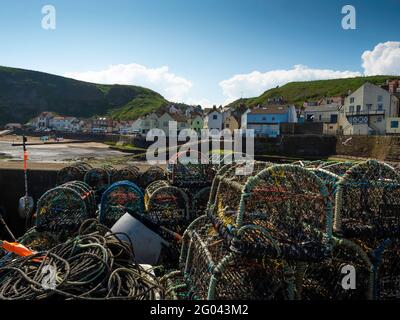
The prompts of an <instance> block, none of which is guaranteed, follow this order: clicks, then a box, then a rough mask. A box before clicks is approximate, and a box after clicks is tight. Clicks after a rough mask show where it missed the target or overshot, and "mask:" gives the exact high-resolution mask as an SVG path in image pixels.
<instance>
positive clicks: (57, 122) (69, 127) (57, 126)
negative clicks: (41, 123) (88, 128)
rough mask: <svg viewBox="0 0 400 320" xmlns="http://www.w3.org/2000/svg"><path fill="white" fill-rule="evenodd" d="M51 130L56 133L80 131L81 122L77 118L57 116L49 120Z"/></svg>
mask: <svg viewBox="0 0 400 320" xmlns="http://www.w3.org/2000/svg"><path fill="white" fill-rule="evenodd" d="M48 126H49V128H51V129H54V130H56V131H79V130H80V125H79V120H78V119H77V118H75V117H62V116H55V117H53V118H51V119H50V120H49V125H48Z"/></svg>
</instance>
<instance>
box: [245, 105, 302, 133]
mask: <svg viewBox="0 0 400 320" xmlns="http://www.w3.org/2000/svg"><path fill="white" fill-rule="evenodd" d="M281 123H297V112H296V109H295V107H294V106H290V105H271V106H266V107H256V108H253V109H248V110H247V111H246V112H245V113H244V114H243V115H242V121H241V125H242V129H253V130H254V134H255V135H256V136H268V137H277V136H279V135H280V124H281Z"/></svg>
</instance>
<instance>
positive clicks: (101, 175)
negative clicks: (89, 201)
mask: <svg viewBox="0 0 400 320" xmlns="http://www.w3.org/2000/svg"><path fill="white" fill-rule="evenodd" d="M114 172H115V169H114V168H112V167H110V166H103V167H100V168H92V169H90V170H89V171H88V172H86V174H85V177H84V182H85V183H86V184H88V185H89V186H90V187H91V188H92V189H93V190H94V191H95V193H96V199H97V202H100V199H101V195H102V194H103V192H104V191H105V190H106V189H107V188H108V187H109V185H110V183H111V176H112V174H113V173H114Z"/></svg>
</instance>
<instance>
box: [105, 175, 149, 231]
mask: <svg viewBox="0 0 400 320" xmlns="http://www.w3.org/2000/svg"><path fill="white" fill-rule="evenodd" d="M127 212H129V213H133V214H143V213H144V200H143V193H142V191H141V190H140V189H139V187H138V186H137V185H135V184H134V183H132V182H130V181H119V182H116V183H114V184H112V185H111V186H110V187H108V188H107V190H106V191H104V192H103V195H102V197H101V205H100V215H99V221H100V223H101V224H104V225H106V226H108V227H112V226H113V225H114V224H115V222H117V221H118V219H119V218H121V217H122V216H123V215H124V214H125V213H127Z"/></svg>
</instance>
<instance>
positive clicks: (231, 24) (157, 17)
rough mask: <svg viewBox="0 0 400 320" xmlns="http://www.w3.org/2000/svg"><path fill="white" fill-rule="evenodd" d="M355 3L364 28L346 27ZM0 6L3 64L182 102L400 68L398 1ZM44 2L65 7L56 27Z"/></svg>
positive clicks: (223, 99)
mask: <svg viewBox="0 0 400 320" xmlns="http://www.w3.org/2000/svg"><path fill="white" fill-rule="evenodd" d="M346 4H351V5H353V6H354V7H355V9H356V18H357V29H356V30H344V29H343V28H342V27H341V20H342V17H343V14H342V13H341V10H342V7H343V6H344V5H346ZM0 5H1V9H0V39H1V42H0V43H1V44H2V48H1V50H0V65H5V66H12V67H20V68H27V69H33V70H39V71H45V72H49V73H54V74H59V75H66V76H70V77H74V78H78V79H82V80H87V81H93V82H94V81H97V82H105V83H128V84H137V85H143V86H147V87H149V88H152V89H154V90H156V91H158V92H160V93H161V94H163V95H164V96H166V97H167V98H168V99H170V100H173V101H178V100H179V101H184V102H188V103H202V104H204V105H209V104H213V103H215V104H224V103H227V102H229V101H232V100H233V99H235V98H238V97H240V96H244V97H246V96H254V95H257V94H260V93H262V92H263V91H265V90H267V89H269V88H270V87H274V86H276V85H282V84H284V83H286V82H289V81H293V80H312V79H317V78H321V79H322V78H333V77H347V76H354V75H358V74H378V73H385V74H389V73H390V74H400V43H399V41H400V26H399V24H398V16H399V13H400V1H398V0H379V1H378V0H377V1H372V0H368V1H367V0H363V1H355V0H347V1H335V0H329V1H327V0H319V1H316V0H309V1H308V0H279V1H278V0H276V1H273V0H270V1H268V0H229V1H228V0H201V1H200V0H198V1H193V0H146V1H139V0H131V1H127V0H113V1H108V0H97V1H94V0H86V1H79V2H78V1H71V0H69V1H66V0H49V1H36V0H0ZM44 5H53V6H54V7H55V8H56V29H55V30H51V31H50V30H44V29H43V28H42V27H41V20H42V17H43V14H42V13H41V10H42V7H43V6H44ZM366 51H367V52H366ZM365 52H366V53H365ZM363 54H364V56H363ZM363 64H364V66H363ZM294 66H296V67H294Z"/></svg>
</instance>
